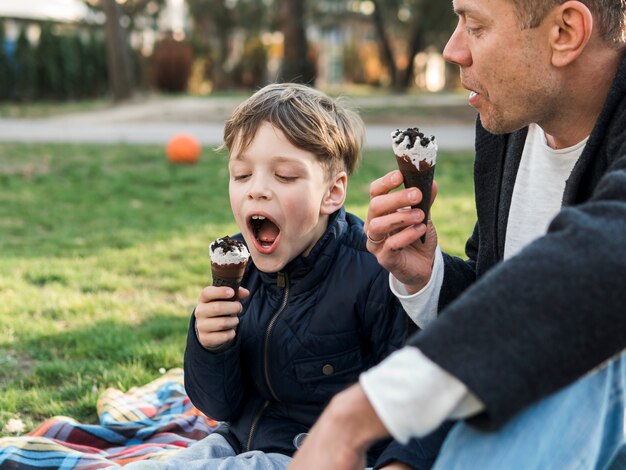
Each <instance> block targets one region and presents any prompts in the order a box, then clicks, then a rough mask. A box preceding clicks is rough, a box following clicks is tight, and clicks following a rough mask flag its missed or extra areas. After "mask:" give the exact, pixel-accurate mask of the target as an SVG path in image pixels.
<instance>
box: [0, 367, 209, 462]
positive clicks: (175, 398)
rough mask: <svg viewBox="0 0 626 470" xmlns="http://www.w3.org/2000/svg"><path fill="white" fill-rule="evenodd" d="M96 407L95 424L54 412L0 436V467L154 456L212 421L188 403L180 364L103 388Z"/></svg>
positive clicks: (198, 434) (181, 444)
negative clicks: (20, 431) (132, 384)
mask: <svg viewBox="0 0 626 470" xmlns="http://www.w3.org/2000/svg"><path fill="white" fill-rule="evenodd" d="M97 410H98V416H99V417H100V424H99V425H88V424H80V423H78V422H77V421H75V420H73V419H71V418H67V417H64V416H56V417H54V418H50V419H48V420H46V421H45V422H43V423H42V424H41V425H40V426H38V427H37V428H36V429H34V430H33V431H31V432H30V433H28V434H27V435H24V436H20V437H6V438H2V439H0V468H1V469H42V468H48V469H51V468H55V469H57V468H63V469H72V468H77V467H80V468H89V469H97V468H106V467H108V468H112V467H120V466H123V465H125V464H127V463H129V462H132V461H135V460H143V459H156V460H160V459H163V458H165V457H167V456H169V455H172V454H173V453H174V452H177V451H179V450H181V449H183V448H185V447H187V446H189V445H190V444H191V443H193V442H195V441H197V440H199V439H202V438H203V437H205V436H207V435H208V434H210V433H211V432H213V431H214V430H215V429H216V428H217V426H218V423H217V422H216V421H213V420H211V419H209V418H207V417H206V416H204V415H203V414H202V413H201V412H200V411H198V410H197V409H196V408H195V407H194V406H193V405H192V404H191V402H190V400H189V398H188V397H187V394H186V393H185V389H184V387H183V371H182V369H173V370H171V371H169V372H167V373H166V374H164V375H163V376H161V377H159V378H158V379H157V380H155V381H153V382H150V383H149V384H147V385H145V386H143V387H138V388H133V389H130V390H129V391H128V392H127V393H122V392H120V391H119V390H115V389H108V390H106V391H105V392H104V393H103V394H102V395H101V396H100V398H99V399H98V404H97Z"/></svg>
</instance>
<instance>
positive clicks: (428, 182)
mask: <svg viewBox="0 0 626 470" xmlns="http://www.w3.org/2000/svg"><path fill="white" fill-rule="evenodd" d="M396 161H397V162H398V168H399V169H400V172H402V177H403V178H404V187H405V188H417V189H419V190H420V191H421V192H422V201H421V202H420V203H419V204H415V205H414V206H411V207H412V208H413V209H415V208H419V209H421V210H422V211H423V212H424V223H425V224H427V223H428V216H429V213H430V201H431V197H432V188H433V178H434V176H435V165H429V164H428V163H426V162H424V161H422V162H420V164H419V169H417V168H415V165H414V164H413V163H412V162H411V160H410V159H409V158H408V157H401V156H398V155H396ZM420 240H421V241H422V243H424V242H425V241H426V234H424V235H422V236H421V237H420Z"/></svg>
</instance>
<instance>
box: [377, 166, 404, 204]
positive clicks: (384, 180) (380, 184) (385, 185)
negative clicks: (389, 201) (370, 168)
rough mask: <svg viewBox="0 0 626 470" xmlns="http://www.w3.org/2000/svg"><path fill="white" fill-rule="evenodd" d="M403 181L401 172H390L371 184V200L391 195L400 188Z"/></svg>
mask: <svg viewBox="0 0 626 470" xmlns="http://www.w3.org/2000/svg"><path fill="white" fill-rule="evenodd" d="M402 181H403V179H402V173H400V171H399V170H393V171H390V172H389V173H387V174H386V175H385V176H382V177H380V178H378V179H377V180H375V181H373V182H372V184H370V199H371V198H374V197H376V196H381V195H383V194H387V193H389V191H391V190H393V189H396V188H397V187H398V186H400V185H401V184H402Z"/></svg>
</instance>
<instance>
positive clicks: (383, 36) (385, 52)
mask: <svg viewBox="0 0 626 470" xmlns="http://www.w3.org/2000/svg"><path fill="white" fill-rule="evenodd" d="M373 3H374V7H375V8H374V13H373V15H372V17H373V19H374V27H375V28H376V35H377V37H378V47H380V54H381V59H382V61H383V64H384V65H385V66H386V67H387V70H388V71H389V78H390V80H391V86H393V87H394V88H395V86H396V80H397V76H398V68H397V67H396V61H395V59H394V57H393V51H392V50H391V43H390V42H389V37H388V36H387V30H386V28H385V19H384V18H383V9H382V7H381V5H380V0H373Z"/></svg>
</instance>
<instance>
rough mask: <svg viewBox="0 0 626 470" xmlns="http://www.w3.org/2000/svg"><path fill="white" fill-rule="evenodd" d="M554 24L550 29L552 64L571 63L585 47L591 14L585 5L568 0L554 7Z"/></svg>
mask: <svg viewBox="0 0 626 470" xmlns="http://www.w3.org/2000/svg"><path fill="white" fill-rule="evenodd" d="M553 18H554V24H553V25H552V28H551V29H550V38H549V40H550V45H551V47H552V65H553V66H555V67H564V66H566V65H569V64H570V63H572V62H573V61H574V60H575V59H576V58H577V57H578V56H579V55H580V54H581V53H582V52H583V50H584V49H585V46H586V45H587V43H588V42H589V39H590V38H591V33H592V31H593V16H592V15H591V11H590V10H589V8H587V6H586V5H585V4H584V3H582V2H580V1H577V0H570V1H567V2H565V3H562V4H561V5H559V6H557V7H556V10H555V16H554V17H553Z"/></svg>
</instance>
